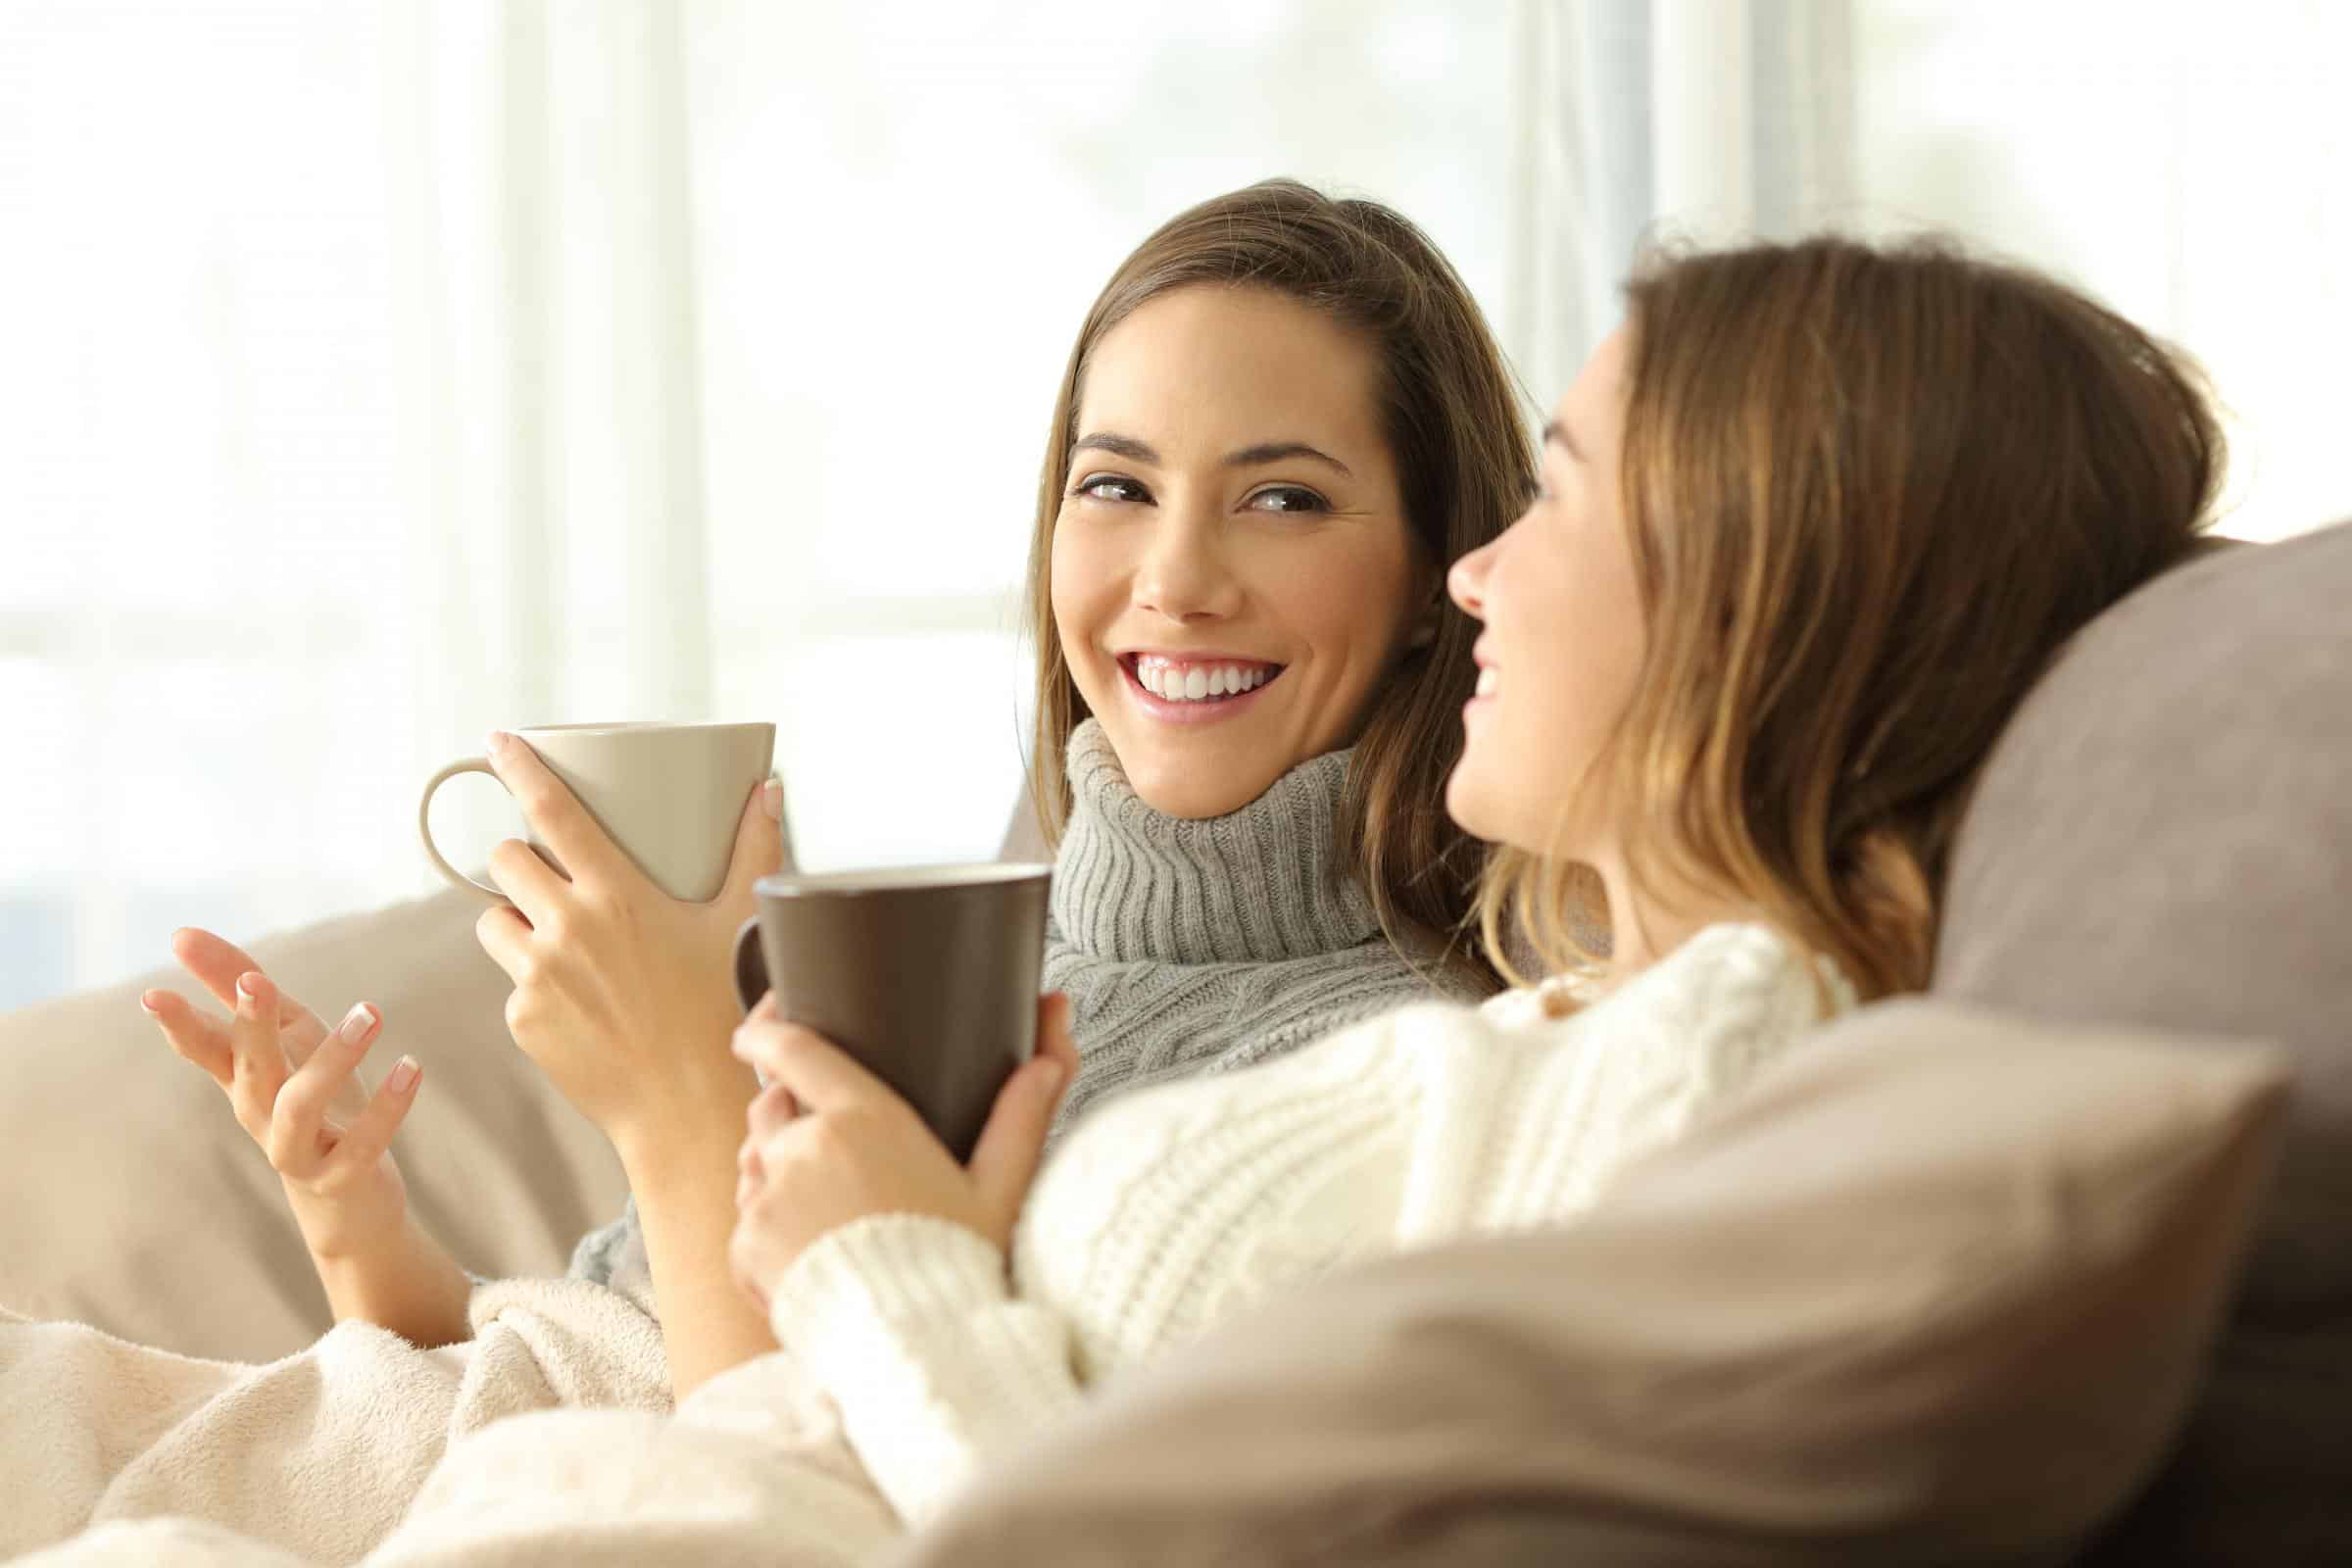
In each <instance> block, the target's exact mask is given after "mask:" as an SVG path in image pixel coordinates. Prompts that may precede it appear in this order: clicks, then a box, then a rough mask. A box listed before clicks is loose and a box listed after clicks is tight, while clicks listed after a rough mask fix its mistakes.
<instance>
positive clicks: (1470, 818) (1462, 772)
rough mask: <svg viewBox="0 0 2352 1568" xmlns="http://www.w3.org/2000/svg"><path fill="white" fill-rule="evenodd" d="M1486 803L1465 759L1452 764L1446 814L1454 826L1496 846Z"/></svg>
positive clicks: (1495, 836)
mask: <svg viewBox="0 0 2352 1568" xmlns="http://www.w3.org/2000/svg"><path fill="white" fill-rule="evenodd" d="M1486 804H1487V803H1486V801H1485V800H1484V799H1482V792H1481V791H1480V789H1479V787H1478V781H1477V779H1476V778H1474V777H1472V776H1471V774H1470V771H1469V764H1468V759H1464V760H1462V761H1459V762H1456V763H1454V764H1453V771H1452V772H1451V773H1449V774H1447V775H1446V815H1447V816H1449V817H1452V818H1453V825H1454V826H1455V827H1458V828H1460V829H1461V830H1462V831H1463V832H1465V833H1467V834H1469V835H1470V836H1471V837H1472V838H1476V839H1484V840H1485V841H1486V842H1488V843H1489V844H1494V843H1498V842H1500V840H1499V838H1498V836H1497V835H1496V833H1495V824H1494V822H1493V820H1492V818H1491V816H1490V815H1489V813H1488V812H1487V810H1486V809H1484V808H1485V807H1486Z"/></svg>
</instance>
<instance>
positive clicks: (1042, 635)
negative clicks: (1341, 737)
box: [1026, 180, 1536, 978]
mask: <svg viewBox="0 0 2352 1568" xmlns="http://www.w3.org/2000/svg"><path fill="white" fill-rule="evenodd" d="M1198 284H1215V285H1223V286H1239V287H1249V288H1258V289H1270V290H1273V291H1275V292H1277V293H1280V294H1283V295H1286V296H1288V297H1290V298H1292V299H1295V300H1298V301H1299V302H1301V303H1303V304H1305V305H1307V306H1309V307H1311V308H1313V309H1315V310H1318V311H1321V312H1323V313H1325V314H1326V315H1328V316H1329V317H1331V318H1332V319H1334V320H1337V321H1339V322H1341V323H1343V324H1344V325H1346V326H1348V327H1350V328H1352V329H1354V330H1356V331H1360V332H1362V333H1363V334H1365V336H1366V338H1367V339H1368V340H1369V341H1370V342H1371V343H1372V344H1373V346H1374V347H1375V349H1376V350H1377V351H1378V355H1379V361H1380V367H1381V368H1380V376H1379V382H1378V384H1377V385H1376V386H1375V387H1374V389H1373V396H1374V397H1375V399H1376V400H1377V403H1378V407H1379V414H1380V419H1381V427H1382V433H1383V435H1384V436H1385V437H1386V439H1387V441H1388V444H1389V449H1390V457H1391V459H1392V460H1393V461H1394V462H1395V464H1396V467H1397V477H1398V480H1399V482H1400V485H1401V488H1402V490H1403V500H1404V515H1405V522H1406V525H1407V527H1408V529H1409V531H1410V533H1411V536H1412V542H1413V548H1414V551H1415V553H1416V555H1417V557H1418V558H1419V559H1420V561H1421V563H1422V564H1423V565H1425V566H1426V567H1428V568H1430V570H1431V575H1432V581H1433V582H1435V581H1436V580H1438V574H1439V573H1441V572H1442V571H1443V570H1444V568H1445V566H1446V564H1447V563H1449V562H1451V561H1453V560H1454V559H1455V558H1456V557H1458V556H1460V555H1462V554H1463V553H1465V552H1466V551H1470V550H1474V549H1476V548H1477V547H1478V546H1480V545H1483V544H1485V543H1486V542H1487V541H1488V540H1490V539H1493V538H1495V536H1496V535H1497V534H1499V533H1500V532H1501V531H1502V530H1503V529H1504V528H1505V527H1506V526H1508V525H1509V523H1510V521H1511V519H1512V518H1513V517H1515V516H1517V515H1519V513H1520V511H1521V510H1522V509H1523V508H1524V507H1525V506H1526V504H1527V500H1528V498H1529V496H1531V495H1532V494H1533V493H1534V491H1535V483H1536V480H1535V456H1534V451H1533V447H1532V444H1531V442H1530V440H1529V437H1528V424H1527V419H1526V417H1525V413H1524V411H1525V400H1524V398H1523V397H1522V396H1521V395H1520V394H1519V392H1518V391H1517V389H1516V387H1515V384H1514V382H1513V381H1512V378H1511V374H1510V371H1509V369H1508V368H1506V366H1505V364H1504V361H1503V357H1502V353H1501V351H1500V350H1499V349H1498V348H1496V346H1495V338H1494V334H1493V333H1492V332H1491V331H1489V330H1488V327H1487V323H1486V319H1485V318H1484V317H1483V316H1482V315H1480V313H1479V309H1478V304H1477V302H1476V301H1475V300H1473V299H1472V298H1471V296H1470V291H1469V289H1468V288H1467V287H1465V286H1464V285H1463V283H1462V280H1461V279H1460V278H1459V277H1458V276H1456V275H1455V273H1454V270H1453V268H1452V267H1451V266H1450V265H1449V264H1448V263H1447V262H1446V258H1445V257H1444V256H1443V255H1442V254H1440V252H1439V251H1438V248H1437V247H1436V246H1435V245H1433V244H1431V243H1430V241H1429V238H1428V236H1427V235H1425V234H1423V233H1422V232H1421V230H1420V229H1418V228H1417V227H1415V226H1414V225H1413V224H1412V223H1411V222H1410V221H1408V220H1406V219H1405V218H1404V217H1402V216H1401V215H1400V214H1398V213H1396V212H1394V211H1392V210H1391V209H1389V208H1387V207H1384V206H1382V205H1381V204H1380V203H1378V202H1373V201H1362V200H1337V199H1334V198H1331V197H1327V196H1324V195H1322V194H1321V193H1319V192H1317V191H1314V190H1311V189H1309V188H1308V187H1306V186H1304V185H1301V184H1299V183H1297V182H1296V181H1292V180H1267V181H1265V182H1263V183H1261V184H1256V185H1251V186H1250V187H1248V188H1247V189H1245V190H1238V191H1235V192H1233V193H1231V194H1230V195H1225V196H1219V197H1215V198H1213V199H1212V200H1209V201H1205V202H1202V203H1201V204H1200V205H1199V206H1197V207H1193V208H1191V209H1189V210H1187V211H1185V212H1183V213H1180V214H1178V215H1177V216H1176V217H1175V218H1173V219H1170V220H1169V221H1167V222H1166V223H1164V224H1162V225H1161V226H1160V227H1159V229H1158V230H1157V231H1156V232H1154V233H1153V234H1152V236H1151V237H1150V238H1149V239H1147V240H1145V241H1144V243H1143V244H1142V245H1140V246H1138V247H1137V248H1136V250H1135V253H1134V254H1133V255H1131V256H1129V257H1128V258H1127V260H1126V261H1125V262H1123V263H1121V264H1120V266H1119V270H1117V271H1116V272H1114V273H1113V274H1112V275H1111V278H1110V281H1109V282H1108V283H1107V284H1105V285H1104V286H1103V293H1102V295H1101V297H1099V298H1098V299H1097V300H1096V301H1095V305H1094V309H1093V310H1091V311H1089V312H1088V313H1087V317H1086V323H1085V325H1084V326H1082V327H1081V328H1080V329H1079V332H1078V341H1077V343H1076V345H1075V346H1073V347H1072V348H1071V350H1070V359H1069V366H1068V368H1067V369H1065V370H1064V371H1063V372H1062V378H1061V391H1060V394H1059V396H1058V397H1056V398H1055V399H1054V422H1053V426H1052V429H1051V432H1050V433H1049V435H1048V437H1047V441H1046V459H1045V465H1044V470H1043V472H1042V473H1041V475H1040V476H1039V480H1038V487H1037V523H1036V528H1035V530H1034V532H1033V533H1032V535H1031V539H1030V547H1029V581H1028V594H1027V600H1028V602H1027V608H1026V618H1027V621H1028V626H1029V630H1030V634H1031V636H1032V637H1033V638H1034V639H1035V642H1036V647H1037V720H1036V725H1037V727H1036V734H1035V736H1034V738H1033V741H1032V744H1031V747H1030V760H1029V783H1030V789H1031V795H1032V799H1034V800H1035V802H1036V804H1037V809H1038V822H1039V826H1040V827H1041V828H1043V830H1044V832H1045V837H1046V842H1047V843H1048V844H1049V845H1051V844H1053V843H1054V842H1056V841H1057V840H1058V839H1059V837H1060V834H1061V827H1062V824H1063V823H1064V822H1065V821H1067V820H1068V817H1069V810H1070V792H1069V782H1068V780H1067V779H1066V778H1065V777H1064V776H1063V758H1064V755H1065V751H1066V748H1067V746H1068V743H1069V738H1070V732H1071V731H1072V730H1074V729H1076V728H1077V726H1078V724H1079V723H1080V721H1082V720H1083V719H1084V718H1085V717H1086V716H1087V708H1086V701H1085V699H1084V698H1082V697H1081V696H1080V695H1079V693H1078V686H1077V683H1076V682H1075V681H1074V680H1072V679H1071V677H1070V671H1069V665H1068V662H1066V661H1065V660H1064V659H1063V657H1062V651H1061V640H1060V638H1059V637H1058V636H1056V635H1055V631H1054V594H1053V563H1054V523H1055V520H1056V519H1057V518H1058V517H1059V516H1060V515H1061V505H1062V498H1063V492H1064V491H1065V490H1067V489H1068V487H1069V477H1070V448H1071V445H1072V443H1074V442H1075V441H1076V440H1077V438H1078V430H1077V423H1076V421H1077V417H1078V405H1079V401H1080V399H1081V397H1082V396H1083V393H1084V389H1085V384H1086V370H1087V363H1088V359H1089V357H1090V356H1091V355H1092V354H1093V352H1094V348H1095V345H1096V344H1097V343H1098V342H1100V341H1101V340H1102V337H1103V333H1105V332H1107V331H1109V330H1110V329H1111V328H1112V327H1114V326H1116V325H1117V324H1118V323H1119V322H1121V321H1122V320H1125V319H1127V317H1128V316H1130V315H1132V314H1133V313H1134V312H1135V311H1136V310H1137V309H1138V308H1139V307H1141V306H1142V305H1144V304H1146V303H1147V302H1149V301H1151V300H1152V299H1155V298H1157V297H1158V296H1160V295H1162V294H1165V293H1167V292H1169V291H1170V290H1173V289H1179V288H1185V287H1188V286H1193V285H1198ZM1476 640H1477V628H1476V627H1475V626H1473V625H1471V624H1470V623H1469V622H1468V621H1466V620H1464V619H1463V618H1462V617H1460V616H1458V615H1453V614H1443V615H1441V617H1440V619H1439V623H1438V626H1437V634H1436V637H1435V639H1434V641H1432V642H1430V643H1429V644H1427V645H1426V646H1424V647H1421V648H1416V649H1412V650H1409V651H1407V652H1406V654H1405V655H1404V657H1403V659H1402V661H1401V662H1399V663H1398V665H1397V668H1396V670H1395V671H1394V672H1393V673H1392V675H1391V677H1390V679H1389V681H1388V683H1387V684H1386V685H1385V686H1384V687H1382V688H1381V689H1380V690H1379V691H1378V692H1376V693H1375V694H1374V696H1373V698H1372V700H1371V707H1370V710H1369V712H1368V716H1367V718H1366V721H1365V723H1364V724H1363V727H1362V729H1361V731H1360V733H1359V734H1358V735H1357V736H1356V739H1355V751H1354V755H1353V757H1352V759H1351V760H1350V765H1349V768H1348V790H1347V797H1346V800H1345V802H1344V803H1343V806H1342V809H1341V812H1340V821H1339V837H1340V840H1341V843H1340V846H1339V847H1340V850H1341V854H1342V856H1343V858H1344V860H1345V862H1346V863H1348V864H1351V865H1353V866H1354V867H1355V868H1356V874H1357V877H1358V880H1359V881H1360V882H1361V883H1362V885H1363V887H1364V890H1365V892H1366V893H1367V894H1368V895H1369V896H1370V898H1371V900H1372V904H1373V907H1375V908H1376V909H1377V910H1378V911H1379V914H1380V921H1381V926H1382V928H1383V929H1384V930H1385V931H1386V932H1387V933H1388V935H1389V938H1390V940H1391V941H1392V942H1394V943H1397V945H1398V946H1399V948H1403V949H1409V948H1412V947H1415V946H1418V945H1419V944H1417V943H1415V942H1414V941H1413V937H1414V936H1421V937H1427V936H1431V935H1434V936H1438V937H1441V938H1444V939H1447V940H1451V939H1453V938H1454V937H1456V936H1458V934H1459V933H1460V932H1461V931H1462V930H1463V929H1464V927H1465V926H1466V924H1467V921H1468V916H1469V913H1470V910H1471V908H1472V906H1473V901H1474V899H1475V897H1476V889H1477V883H1478V877H1479V874H1480V870H1481V867H1482V865H1483V863H1484V848H1483V846H1481V845H1480V844H1479V843H1478V841H1477V840H1475V839H1473V838H1471V837H1470V836H1469V835H1468V834H1466V833H1464V832H1463V831H1462V830H1461V829H1460V828H1458V827H1456V826H1455V825H1454V824H1453V822H1452V820H1451V819H1450V818H1449V817H1447V816H1446V811H1445V808H1444V804H1443V803H1444V799H1445V787H1446V775H1447V774H1448V773H1450V772H1451V771H1452V769H1453V764H1454V760H1456V759H1457V758H1458V757H1459V756H1460V755H1461V749H1462V726H1461V708H1462V704H1463V703H1464V702H1466V701H1468V699H1469V697H1470V694H1471V691H1472V689H1473V688H1474V686H1475V685H1476V684H1477V674H1478V672H1477V669H1476V668H1475V666H1473V664H1472V663H1471V661H1470V647H1471V644H1472V643H1473V642H1475V641H1476ZM1455 956H1456V957H1457V958H1459V959H1460V960H1461V961H1462V962H1463V963H1465V964H1466V965H1467V966H1468V967H1470V968H1471V969H1474V970H1477V971H1480V973H1481V975H1482V977H1486V978H1491V976H1487V975H1486V974H1485V971H1486V964H1485V962H1484V959H1483V956H1478V955H1475V954H1471V953H1468V952H1467V951H1466V950H1465V951H1462V952H1457V954H1456V955H1455Z"/></svg>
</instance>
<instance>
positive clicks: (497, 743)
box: [482, 729, 509, 757]
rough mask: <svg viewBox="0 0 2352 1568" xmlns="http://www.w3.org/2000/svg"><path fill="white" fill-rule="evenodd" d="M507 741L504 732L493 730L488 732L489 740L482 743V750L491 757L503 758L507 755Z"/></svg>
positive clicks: (506, 735)
mask: <svg viewBox="0 0 2352 1568" xmlns="http://www.w3.org/2000/svg"><path fill="white" fill-rule="evenodd" d="M508 739H509V736H508V734H507V732H506V731H505V730H503V729H494V730H492V731H491V732H490V734H489V738H488V739H486V740H484V741H483V742H482V750H484V751H486V752H488V753H489V754H490V755H491V756H492V757H504V756H505V755H506V754H507V741H508Z"/></svg>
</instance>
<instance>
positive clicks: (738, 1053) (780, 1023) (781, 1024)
mask: <svg viewBox="0 0 2352 1568" xmlns="http://www.w3.org/2000/svg"><path fill="white" fill-rule="evenodd" d="M793 1027H794V1026H793V1025H791V1024H789V1023H786V1022H785V1021H784V1017H783V1014H782V1012H781V1011H779V1010H778V1008H777V1006H776V994H775V993H774V992H772V991H771V992H769V993H768V994H767V995H766V996H764V997H761V998H760V1005H758V1006H756V1007H754V1008H753V1009H752V1010H751V1011H750V1012H748V1013H746V1014H745V1015H744V1019H743V1022H741V1023H739V1024H737V1025H736V1026H735V1033H734V1034H733V1035H732V1036H731V1037H730V1038H729V1039H728V1041H727V1051H728V1053H729V1054H732V1055H733V1056H734V1057H735V1059H736V1060H737V1061H741V1062H748V1063H749V1064H750V1065H751V1066H752V1067H753V1068H754V1069H755V1070H756V1071H758V1072H759V1074H760V1078H761V1079H762V1080H766V1081H772V1080H773V1079H774V1078H775V1076H776V1072H775V1061H776V1055H777V1053H779V1052H781V1051H782V1050H783V1049H784V1037H785V1034H786V1032H787V1031H789V1030H791V1029H792V1028H793Z"/></svg>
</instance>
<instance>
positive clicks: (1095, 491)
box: [1070, 473, 1152, 502]
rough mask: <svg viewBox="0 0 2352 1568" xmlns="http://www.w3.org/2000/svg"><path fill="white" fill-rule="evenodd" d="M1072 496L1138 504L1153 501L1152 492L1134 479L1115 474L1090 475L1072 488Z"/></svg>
mask: <svg viewBox="0 0 2352 1568" xmlns="http://www.w3.org/2000/svg"><path fill="white" fill-rule="evenodd" d="M1070 494H1072V495H1074V496H1084V497H1086V498H1087V499H1088V500H1090V501H1127V502H1137V501H1149V500H1151V499H1152V492H1151V491H1149V490H1147V489H1145V488H1144V487H1143V486H1142V485H1140V484H1137V483H1136V482H1135V481H1134V480H1133V479H1129V478H1124V477H1122V476H1121V475H1119V474H1115V473H1090V474H1088V475H1087V476H1086V477H1085V478H1083V479H1081V480H1079V481H1078V482H1077V484H1075V485H1073V486H1072V487H1071V489H1070Z"/></svg>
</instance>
